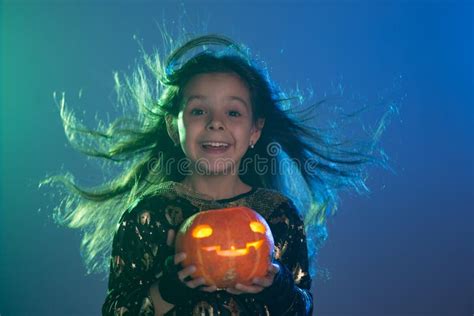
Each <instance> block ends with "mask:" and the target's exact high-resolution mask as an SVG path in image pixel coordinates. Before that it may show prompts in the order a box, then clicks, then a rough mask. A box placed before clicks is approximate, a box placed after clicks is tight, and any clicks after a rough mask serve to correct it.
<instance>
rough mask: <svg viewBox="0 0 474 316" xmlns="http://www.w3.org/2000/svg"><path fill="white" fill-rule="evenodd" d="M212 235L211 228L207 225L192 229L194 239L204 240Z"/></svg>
mask: <svg viewBox="0 0 474 316" xmlns="http://www.w3.org/2000/svg"><path fill="white" fill-rule="evenodd" d="M211 235H212V228H211V226H209V225H198V226H196V227H195V228H194V229H193V237H194V238H205V237H209V236H211Z"/></svg>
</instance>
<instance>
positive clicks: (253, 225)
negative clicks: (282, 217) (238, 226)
mask: <svg viewBox="0 0 474 316" xmlns="http://www.w3.org/2000/svg"><path fill="white" fill-rule="evenodd" d="M249 225H250V229H251V230H252V231H253V232H255V233H260V234H265V226H264V225H263V224H262V223H260V222H255V221H253V222H250V224H249Z"/></svg>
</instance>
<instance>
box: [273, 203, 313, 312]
mask: <svg viewBox="0 0 474 316" xmlns="http://www.w3.org/2000/svg"><path fill="white" fill-rule="evenodd" d="M277 212H278V213H280V217H279V218H280V219H281V221H280V224H281V225H280V226H279V227H278V229H279V232H280V235H279V236H278V238H277V240H276V246H277V248H276V250H277V253H276V254H275V257H276V259H278V260H279V261H280V262H281V263H282V264H283V265H284V266H285V267H286V268H287V269H288V270H289V271H290V272H291V274H292V275H293V281H294V287H293V294H292V295H291V296H292V298H290V301H289V302H288V304H287V306H285V308H284V309H285V310H279V311H276V312H277V313H278V315H311V314H312V311H313V296H312V294H311V276H310V274H309V264H308V248H307V240H306V234H305V229H304V222H303V218H302V216H301V215H300V213H299V212H298V210H297V209H296V207H295V205H294V204H293V202H292V201H291V200H289V199H288V201H286V202H284V203H282V205H280V207H279V209H278V210H277Z"/></svg>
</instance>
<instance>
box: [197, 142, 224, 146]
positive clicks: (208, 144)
mask: <svg viewBox="0 0 474 316" xmlns="http://www.w3.org/2000/svg"><path fill="white" fill-rule="evenodd" d="M202 145H203V146H211V147H227V146H229V144H226V143H214V142H205V143H202Z"/></svg>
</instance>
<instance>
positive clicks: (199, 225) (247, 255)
mask: <svg viewBox="0 0 474 316" xmlns="http://www.w3.org/2000/svg"><path fill="white" fill-rule="evenodd" d="M273 249H274V241H273V235H272V233H271V231H270V227H269V226H268V224H267V222H266V221H265V219H264V218H263V217H262V216H260V215H259V214H258V213H257V212H255V211H253V210H252V209H250V208H247V207H232V208H224V209H217V210H210V211H202V212H199V213H197V214H195V215H193V216H191V217H189V218H188V219H186V220H185V221H184V222H183V224H182V225H181V227H180V229H179V231H178V234H177V236H176V253H179V252H185V253H186V259H185V260H184V261H183V263H182V265H183V267H187V266H189V265H194V266H195V267H196V271H195V272H194V273H193V274H192V277H193V278H197V277H203V278H204V279H205V280H206V284H208V285H216V286H217V288H219V289H224V288H229V287H234V285H235V284H236V283H241V284H246V285H249V284H251V283H252V279H253V278H254V277H263V276H265V275H266V273H267V269H268V267H269V265H270V262H271V260H272V258H273Z"/></svg>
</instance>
